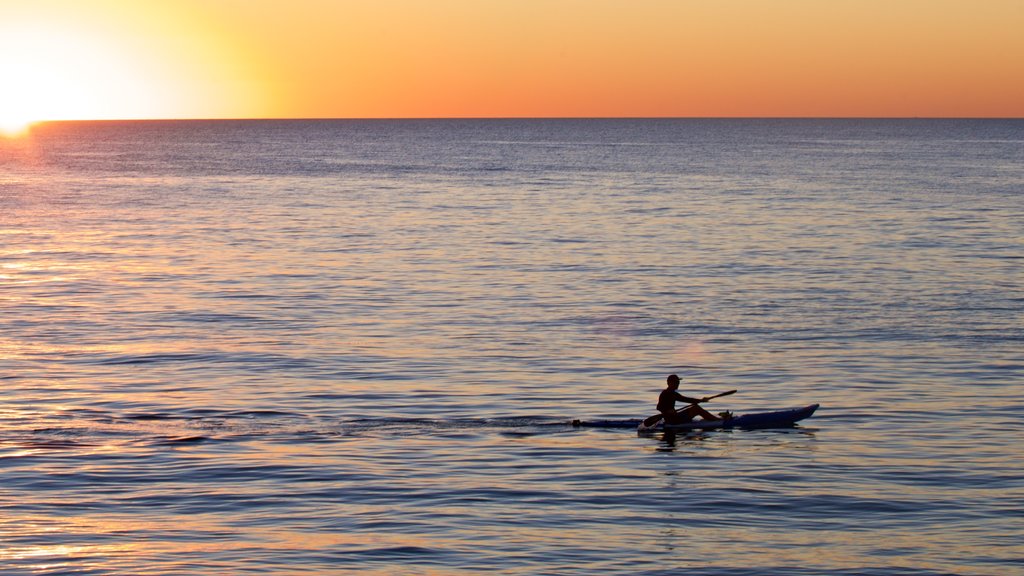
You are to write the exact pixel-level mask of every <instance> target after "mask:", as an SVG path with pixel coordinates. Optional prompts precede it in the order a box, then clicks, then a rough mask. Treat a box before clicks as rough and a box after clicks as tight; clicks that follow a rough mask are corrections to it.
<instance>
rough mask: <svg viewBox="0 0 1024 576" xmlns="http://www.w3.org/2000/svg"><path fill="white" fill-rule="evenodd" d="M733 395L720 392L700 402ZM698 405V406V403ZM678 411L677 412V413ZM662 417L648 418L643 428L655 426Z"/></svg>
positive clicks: (730, 391)
mask: <svg viewBox="0 0 1024 576" xmlns="http://www.w3.org/2000/svg"><path fill="white" fill-rule="evenodd" d="M735 393H736V391H735V390H729V391H728V392H722V393H721V394H715V395H714V396H708V397H707V400H702V401H701V402H707V401H708V400H711V399H712V398H721V397H722V396H728V395H729V394H735ZM698 404H700V402H698ZM679 410H685V408H680V409H679ZM679 410H677V412H678V411H679ZM664 417H665V416H664V415H663V414H660V413H659V414H655V415H654V416H648V417H647V418H646V419H645V420H644V428H650V427H651V426H654V425H655V424H657V423H658V421H660V420H661V419H662V418H664Z"/></svg>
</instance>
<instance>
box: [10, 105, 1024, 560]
mask: <svg viewBox="0 0 1024 576" xmlns="http://www.w3.org/2000/svg"><path fill="white" fill-rule="evenodd" d="M1020 134H1021V123H1020V122H1016V121H1008V122H1000V121H991V122H989V121H979V122H974V121H962V122H927V121H921V122H874V121H861V122H853V121H849V122H847V121H774V122H771V121H608V122H593V121H589V122H588V121H565V122H556V121H551V122H545V121H537V122H528V121H496V122H475V121H452V122H447V121H438V122H165V123H95V124H93V123H63V124H46V125H41V126H37V127H36V128H35V129H34V130H33V132H32V134H31V135H30V136H29V137H27V138H22V139H15V140H0V186H2V191H0V368H2V370H0V379H2V383H3V386H2V388H0V473H2V475H3V490H2V491H0V508H2V511H3V516H4V521H3V522H2V523H0V564H2V565H3V566H4V568H3V569H4V570H13V571H21V572H26V573H28V572H35V573H40V574H110V573H126V574H127V573H130V574H162V575H163V574H196V573H243V572H251V571H254V570H259V571H262V572H264V573H269V574H295V573H304V572H305V573H346V572H358V573H361V574H362V573H369V574H374V573H381V574H383V573H388V574H392V573H396V572H398V573H403V574H404V573H410V574H453V573H455V574H457V573H465V574H479V573H481V572H484V571H498V572H502V573H508V574H537V573H551V574H594V573H605V574H612V573H630V574H635V573H651V574H658V573H667V572H681V571H683V570H685V571H686V572H687V573H691V574H725V575H730V574H732V575H744V576H745V575H753V574H763V573H786V574H822V573H847V574H885V575H890V574H901V573H902V574H915V575H920V574H944V573H955V574H990V573H992V572H993V571H995V572H1005V571H1006V570H1007V569H1008V568H1010V569H1012V567H1013V566H1014V562H1015V561H1016V559H1017V558H1018V557H1019V556H1020V554H1019V553H1018V551H1019V546H1018V544H1017V543H1016V541H1015V540H1014V539H1013V537H1014V536H1015V535H1016V534H1017V533H1018V532H1019V530H1018V527H1017V526H1016V525H1015V524H1014V521H1015V516H1014V510H1015V508H1014V506H1015V505H1016V502H1019V501H1020V500H1021V498H1022V497H1024V487H1022V485H1021V482H1020V475H1019V473H1018V472H1017V469H1018V468H1019V462H1018V460H1019V458H1018V453H1019V451H1018V450H1017V449H1016V446H1017V443H1018V439H1019V437H1020V433H1021V431H1022V428H1024V423H1022V420H1021V411H1020V406H1021V404H1022V400H1024V399H1022V397H1021V390H1022V388H1021V386H1020V384H1021V382H1022V367H1024V361H1022V358H1021V354H1020V343H1021V339H1022V336H1024V333H1022V331H1021V326H1024V322H1022V320H1024V314H1022V310H1024V290H1022V287H1021V283H1020V280H1021V276H1020V257H1019V253H1020V248H1021V246H1020V242H1019V239H1020V238H1022V237H1024V229H1022V223H1024V213H1022V209H1021V204H1020V202H1019V199H1020V198H1019V197H1020V191H1021V188H1022V185H1024V175H1022V169H1021V166H1024V163H1022V162H1021V159H1022V143H1021V138H1020ZM637 144H642V145H640V146H638V145H637ZM670 372H679V373H681V374H682V375H683V377H684V381H685V384H684V388H685V389H686V391H687V393H692V394H697V395H703V394H712V393H716V392H720V391H722V390H728V389H733V388H735V389H738V390H739V392H738V393H737V394H736V395H734V396H731V397H729V398H728V402H727V403H722V404H718V403H717V402H716V408H717V407H718V406H721V409H729V410H732V411H734V412H736V413H744V412H752V411H759V410H765V409H777V408H785V407H789V406H798V405H805V404H810V403H814V402H820V403H822V405H823V407H822V410H821V411H820V412H819V413H818V414H816V415H815V416H814V417H813V418H811V419H809V420H807V421H805V422H803V423H801V425H800V426H799V427H797V428H794V429H786V430H771V431H743V430H735V431H715V432H691V433H687V434H681V433H680V434H676V435H672V434H656V435H653V436H638V435H637V434H636V431H635V429H636V427H635V421H636V420H637V419H639V418H643V417H644V416H647V415H649V414H651V413H652V411H653V408H654V404H655V401H656V397H657V393H658V391H659V390H660V388H661V385H662V382H664V377H665V375H666V374H668V373H670ZM573 419H582V420H586V421H590V422H595V421H597V422H603V423H606V424H609V423H611V424H614V423H616V422H619V423H627V422H629V421H632V424H628V425H627V424H622V425H621V426H618V425H609V426H605V427H598V426H594V427H579V428H574V427H573V426H571V425H570V422H571V421H572V420H573ZM965 447H969V449H966V448H965ZM866 527H870V529H867V528H866ZM690 559H694V560H690Z"/></svg>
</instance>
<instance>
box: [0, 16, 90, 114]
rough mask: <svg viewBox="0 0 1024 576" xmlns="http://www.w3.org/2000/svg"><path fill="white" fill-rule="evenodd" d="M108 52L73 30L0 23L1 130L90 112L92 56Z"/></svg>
mask: <svg viewBox="0 0 1024 576" xmlns="http://www.w3.org/2000/svg"><path fill="white" fill-rule="evenodd" d="M106 58H109V56H108V55H107V54H104V52H103V50H101V49H100V47H98V46H97V45H96V44H95V43H94V42H92V41H90V40H89V39H87V38H83V37H81V36H80V35H78V34H75V33H73V31H69V30H62V29H59V28H51V29H45V28H43V27H42V26H32V25H24V24H21V25H17V26H10V25H8V26H0V84H2V85H3V87H4V88H3V90H0V130H3V131H4V132H6V133H8V134H14V133H17V132H20V131H24V130H25V129H26V128H27V127H28V126H29V125H30V124H32V123H33V122H38V121H41V120H62V119H71V118H88V117H89V116H90V115H91V114H95V113H96V112H97V110H96V106H95V104H96V95H97V89H96V87H95V85H97V84H101V83H102V82H103V80H104V79H103V78H102V77H97V74H96V72H97V69H96V68H97V67H96V63H97V62H102V61H103V59H106Z"/></svg>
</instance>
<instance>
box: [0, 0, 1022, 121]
mask: <svg viewBox="0 0 1024 576" xmlns="http://www.w3.org/2000/svg"><path fill="white" fill-rule="evenodd" d="M1021 30H1024V0H0V125H2V124H8V125H14V124H17V123H19V122H25V121H31V120H42V119H108V118H409V117H427V118H430V117H1024V33H1021Z"/></svg>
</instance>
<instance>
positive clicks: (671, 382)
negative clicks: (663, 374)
mask: <svg viewBox="0 0 1024 576" xmlns="http://www.w3.org/2000/svg"><path fill="white" fill-rule="evenodd" d="M668 387H669V390H675V389H676V388H679V376H676V375H675V374H669V375H668Z"/></svg>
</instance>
